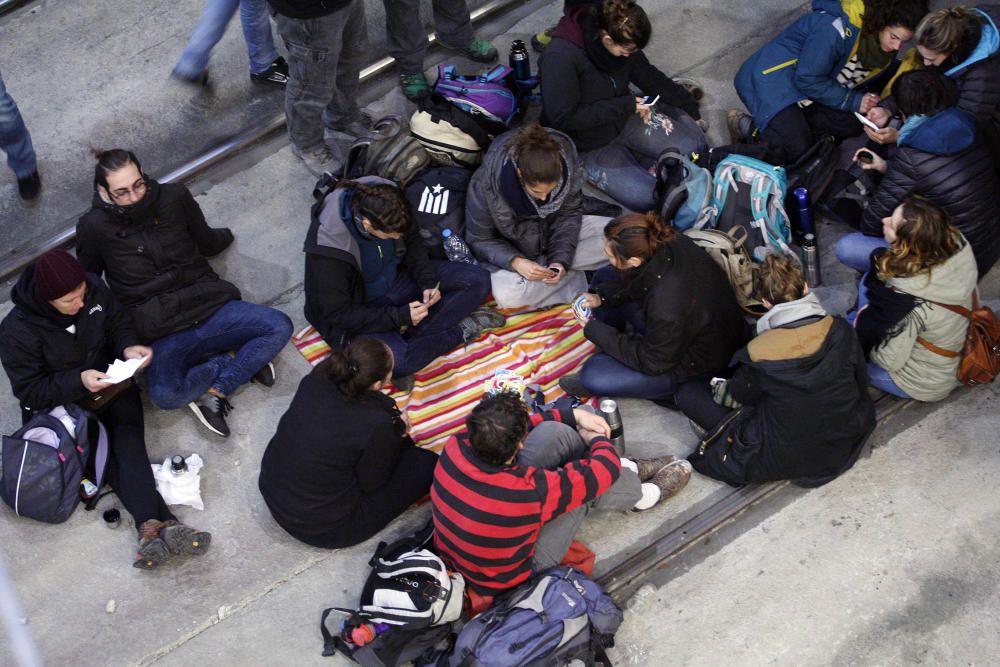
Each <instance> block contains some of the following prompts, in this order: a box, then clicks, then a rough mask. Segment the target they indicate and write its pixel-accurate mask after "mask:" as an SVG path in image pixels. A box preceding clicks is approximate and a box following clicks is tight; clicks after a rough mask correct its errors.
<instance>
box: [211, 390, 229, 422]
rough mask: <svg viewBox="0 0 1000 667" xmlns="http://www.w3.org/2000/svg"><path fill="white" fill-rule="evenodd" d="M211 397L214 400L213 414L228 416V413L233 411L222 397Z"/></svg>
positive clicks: (213, 395)
mask: <svg viewBox="0 0 1000 667" xmlns="http://www.w3.org/2000/svg"><path fill="white" fill-rule="evenodd" d="M211 396H212V398H214V399H215V405H213V406H212V407H213V408H214V410H215V412H218V413H220V414H221V415H222V416H223V417H227V416H229V413H230V412H232V410H233V405H232V403H230V402H229V401H228V400H226V399H225V398H223V397H222V396H217V395H215V394H212V395H211Z"/></svg>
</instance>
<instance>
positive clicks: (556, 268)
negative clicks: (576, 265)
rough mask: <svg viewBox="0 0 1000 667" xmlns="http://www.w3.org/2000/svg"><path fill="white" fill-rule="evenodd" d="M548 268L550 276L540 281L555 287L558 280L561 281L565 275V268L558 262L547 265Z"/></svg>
mask: <svg viewBox="0 0 1000 667" xmlns="http://www.w3.org/2000/svg"><path fill="white" fill-rule="evenodd" d="M548 268H549V271H551V272H552V275H550V276H549V277H548V278H543V279H542V282H543V283H548V284H549V285H555V284H556V283H558V282H559V281H560V280H562V279H563V276H564V275H566V267H564V266H563V265H562V264H560V263H559V262H555V263H553V264H549V267H548Z"/></svg>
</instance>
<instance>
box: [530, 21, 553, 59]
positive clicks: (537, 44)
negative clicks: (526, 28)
mask: <svg viewBox="0 0 1000 667" xmlns="http://www.w3.org/2000/svg"><path fill="white" fill-rule="evenodd" d="M555 29H556V27H555V26H552V27H550V28H546V29H545V30H542V31H541V32H539V33H536V34H534V35H532V36H531V48H533V49H534V50H535V51H537V52H538V53H541V52H542V51H544V50H545V47H546V46H548V45H549V44H551V43H552V33H553V32H554V31H555Z"/></svg>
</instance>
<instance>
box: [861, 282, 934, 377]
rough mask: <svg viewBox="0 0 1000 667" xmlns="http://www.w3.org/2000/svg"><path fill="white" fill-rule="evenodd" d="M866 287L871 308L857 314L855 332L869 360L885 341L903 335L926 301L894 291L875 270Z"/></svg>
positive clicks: (868, 307)
mask: <svg viewBox="0 0 1000 667" xmlns="http://www.w3.org/2000/svg"><path fill="white" fill-rule="evenodd" d="M865 287H866V288H867V289H868V306H867V307H866V308H864V309H863V310H862V311H861V312H859V313H858V317H857V319H856V320H855V321H854V328H855V330H856V331H857V332H858V341H859V342H860V343H861V349H862V350H864V353H865V358H866V359H867V358H869V357H870V356H871V351H872V350H873V349H875V348H876V347H878V346H879V345H880V344H881V343H882V341H885V340H888V339H890V338H895V337H896V336H898V335H899V334H900V333H901V332H902V330H903V323H904V321H905V320H906V318H907V317H908V316H910V313H912V312H913V311H914V310H915V309H916V307H917V306H919V305H920V304H921V303H923V299H919V298H917V297H915V296H913V295H912V294H907V293H906V292H899V291H896V290H894V289H893V288H892V287H889V286H888V285H886V284H885V283H884V282H882V280H881V279H880V278H879V277H878V275H877V274H876V272H875V271H874V270H870V271H869V272H868V273H867V274H866V277H865Z"/></svg>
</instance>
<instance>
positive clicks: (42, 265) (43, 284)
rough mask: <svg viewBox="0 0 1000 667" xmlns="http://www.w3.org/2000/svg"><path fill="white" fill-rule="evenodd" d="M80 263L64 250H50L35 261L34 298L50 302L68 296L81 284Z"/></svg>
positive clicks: (81, 270) (81, 271)
mask: <svg viewBox="0 0 1000 667" xmlns="http://www.w3.org/2000/svg"><path fill="white" fill-rule="evenodd" d="M83 278H84V272H83V267H82V266H81V265H80V262H78V261H76V258H74V257H73V255H71V254H69V253H68V252H66V251H65V250H50V251H48V252H47V253H45V254H44V255H42V256H41V257H39V258H38V259H37V260H36V261H35V296H37V297H38V298H39V299H42V300H43V301H52V300H53V299H58V298H59V297H61V296H65V295H66V294H69V293H70V292H72V291H73V290H75V289H76V288H77V287H79V286H80V283H82V282H83Z"/></svg>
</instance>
